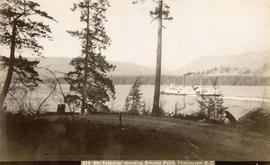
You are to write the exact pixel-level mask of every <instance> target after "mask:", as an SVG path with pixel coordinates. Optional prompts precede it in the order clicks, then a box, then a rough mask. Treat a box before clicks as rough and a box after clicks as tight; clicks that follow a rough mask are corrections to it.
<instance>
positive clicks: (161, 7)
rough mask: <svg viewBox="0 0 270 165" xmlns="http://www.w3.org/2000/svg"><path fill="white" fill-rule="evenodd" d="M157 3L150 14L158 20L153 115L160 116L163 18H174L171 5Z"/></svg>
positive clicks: (161, 0)
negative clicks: (171, 13)
mask: <svg viewBox="0 0 270 165" xmlns="http://www.w3.org/2000/svg"><path fill="white" fill-rule="evenodd" d="M139 1H141V2H144V1H145V0H136V1H133V4H136V3H137V2H139ZM153 1H154V3H155V5H156V6H155V8H154V10H151V11H150V15H151V17H152V18H153V20H157V21H158V42H157V58H156V77H155V91H154V100H153V108H152V115H153V116H160V115H162V110H161V109H160V107H159V97H160V78H161V56H162V28H164V26H163V20H172V17H171V16H170V11H169V8H170V7H169V6H168V5H167V4H166V3H164V2H163V0H153Z"/></svg>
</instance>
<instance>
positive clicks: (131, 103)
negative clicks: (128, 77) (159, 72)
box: [125, 78, 144, 115]
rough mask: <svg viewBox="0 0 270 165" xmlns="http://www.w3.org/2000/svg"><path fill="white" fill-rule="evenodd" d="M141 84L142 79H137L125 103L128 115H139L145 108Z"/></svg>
mask: <svg viewBox="0 0 270 165" xmlns="http://www.w3.org/2000/svg"><path fill="white" fill-rule="evenodd" d="M141 84H142V82H141V80H140V78H137V79H136V80H135V82H134V84H133V85H132V87H131V89H130V91H129V94H128V96H127V98H126V102H125V111H126V112H127V113H128V114H132V115H138V114H140V111H142V110H143V108H144V102H143V101H142V100H141V98H142V93H141V90H140V86H141Z"/></svg>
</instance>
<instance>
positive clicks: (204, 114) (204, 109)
mask: <svg viewBox="0 0 270 165" xmlns="http://www.w3.org/2000/svg"><path fill="white" fill-rule="evenodd" d="M211 82H212V85H213V88H214V90H215V91H216V90H218V77H215V78H213V79H211ZM197 95H198V96H199V97H200V99H197V102H198V104H199V112H198V113H197V114H196V116H197V117H199V118H204V119H205V120H207V121H215V122H220V123H224V121H225V110H226V109H227V108H228V107H225V106H224V105H223V103H224V100H223V96H222V94H219V95H203V93H197Z"/></svg>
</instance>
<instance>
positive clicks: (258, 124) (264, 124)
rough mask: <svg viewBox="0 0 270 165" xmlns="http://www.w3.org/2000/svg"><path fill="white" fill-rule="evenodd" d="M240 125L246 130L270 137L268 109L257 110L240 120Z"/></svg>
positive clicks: (269, 114)
mask: <svg viewBox="0 0 270 165" xmlns="http://www.w3.org/2000/svg"><path fill="white" fill-rule="evenodd" d="M239 124H241V125H243V126H244V127H245V128H247V129H249V130H251V131H254V132H259V133H262V134H268V135H270V113H269V110H268V109H263V108H255V109H253V110H252V111H250V112H248V113H247V114H245V115H244V116H242V117H240V118H239Z"/></svg>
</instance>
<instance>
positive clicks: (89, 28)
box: [66, 0, 115, 113]
mask: <svg viewBox="0 0 270 165" xmlns="http://www.w3.org/2000/svg"><path fill="white" fill-rule="evenodd" d="M107 7H109V3H108V1H107V0H91V1H90V0H83V1H81V2H78V3H74V6H73V8H72V9H71V10H72V11H79V12H80V14H81V15H80V22H82V23H84V24H85V27H84V28H82V29H81V30H77V31H68V33H69V34H71V36H73V37H77V38H79V39H80V40H81V44H82V51H81V56H79V57H76V58H73V59H72V60H71V62H70V65H72V66H73V67H74V68H75V71H72V72H69V73H67V77H66V81H67V82H68V83H69V85H70V91H71V92H72V94H69V95H67V100H68V101H69V102H74V103H76V104H77V105H78V103H81V113H84V112H85V110H86V109H87V110H89V111H96V110H97V109H96V108H97V106H98V105H100V104H101V105H103V104H104V103H105V102H107V101H109V100H110V96H113V97H114V94H115V90H114V85H113V82H112V80H111V79H110V78H109V77H108V76H107V74H106V73H107V72H110V71H112V70H113V69H114V68H115V67H114V66H113V65H111V64H109V63H108V62H107V61H106V59H105V56H103V55H102V53H103V50H105V49H106V48H107V46H108V45H109V44H110V38H109V37H108V35H107V34H106V31H105V27H104V22H105V21H107V20H106V17H105V12H106V10H107Z"/></svg>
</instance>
